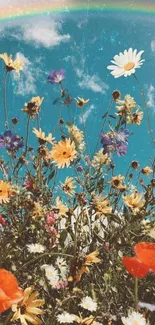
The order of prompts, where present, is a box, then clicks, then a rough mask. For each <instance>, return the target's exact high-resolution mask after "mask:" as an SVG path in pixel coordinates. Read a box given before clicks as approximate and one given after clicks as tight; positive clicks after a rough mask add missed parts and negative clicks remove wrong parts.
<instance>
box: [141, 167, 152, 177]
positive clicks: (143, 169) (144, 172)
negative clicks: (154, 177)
mask: <svg viewBox="0 0 155 325" xmlns="http://www.w3.org/2000/svg"><path fill="white" fill-rule="evenodd" d="M141 172H142V174H144V175H147V176H149V175H150V174H151V173H152V172H153V170H152V169H151V168H150V167H148V166H146V167H145V168H142V170H141Z"/></svg>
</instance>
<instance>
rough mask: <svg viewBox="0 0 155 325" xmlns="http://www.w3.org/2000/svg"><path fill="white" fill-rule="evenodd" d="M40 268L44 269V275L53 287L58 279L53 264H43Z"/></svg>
mask: <svg viewBox="0 0 155 325" xmlns="http://www.w3.org/2000/svg"><path fill="white" fill-rule="evenodd" d="M41 268H42V269H44V270H45V275H46V277H47V279H48V280H49V282H50V284H51V286H52V287H53V288H55V287H56V285H57V283H58V281H59V274H58V271H57V270H56V269H55V267H54V266H53V265H47V264H45V265H43V266H42V267H41Z"/></svg>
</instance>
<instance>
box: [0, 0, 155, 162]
mask: <svg viewBox="0 0 155 325" xmlns="http://www.w3.org/2000/svg"><path fill="white" fill-rule="evenodd" d="M51 1H52V2H53V3H55V1H54V0H50V3H51ZM67 1H68V0H62V1H61V3H63V4H64V3H67ZM35 2H36V3H37V1H35V0H33V4H35ZM20 3H21V1H18V0H10V1H9V0H6V1H2V0H0V7H1V8H2V7H5V8H7V7H8V8H9V7H10V6H12V8H13V7H14V6H16V7H18V6H20ZM27 3H28V1H25V2H24V1H23V2H22V5H23V4H27ZM30 3H32V1H29V4H30ZM59 3H60V1H59ZM120 17H121V18H120ZM0 46H1V49H2V50H1V51H4V52H5V51H6V52H8V53H12V54H13V55H15V57H18V58H19V57H20V58H22V60H24V62H25V65H24V69H23V72H22V73H21V77H20V79H18V78H17V76H16V75H15V74H12V79H10V81H9V82H10V85H12V88H13V96H14V97H13V98H14V99H13V107H15V108H16V107H17V106H20V107H23V105H24V102H25V101H27V100H29V98H31V97H33V96H36V95H38V94H39V95H41V96H44V97H45V113H42V119H43V123H44V124H45V126H46V127H47V128H48V119H47V117H46V114H48V113H47V112H48V109H49V107H50V109H51V110H52V111H50V112H52V114H53V116H52V118H51V121H52V123H53V124H54V123H55V121H56V119H57V115H56V111H55V110H53V109H55V107H52V102H53V99H54V98H55V97H56V96H57V95H58V92H57V89H56V88H55V87H52V85H48V84H47V75H48V73H49V72H50V71H51V70H53V69H61V68H64V69H65V71H66V80H65V86H66V87H67V89H68V87H69V91H70V92H71V95H72V96H73V98H77V97H78V96H79V97H83V98H89V99H90V101H89V104H88V106H87V110H86V111H85V112H84V116H83V118H84V121H85V122H86V123H87V128H88V133H89V134H90V138H91V137H92V136H93V137H94V138H95V137H97V136H98V132H99V129H100V125H101V124H102V116H103V115H104V113H105V111H106V109H107V107H108V104H109V99H110V96H111V93H112V91H113V90H115V89H119V90H120V91H121V93H122V96H124V95H125V94H127V93H130V94H131V95H132V96H133V97H135V98H136V99H137V103H138V105H140V106H141V105H143V103H142V100H141V96H140V93H139V90H138V89H137V86H136V84H135V83H134V80H133V79H132V78H127V79H123V78H120V79H119V80H114V78H113V77H112V76H111V75H110V73H109V71H108V70H107V65H109V64H110V60H111V59H112V58H113V56H114V55H115V54H117V53H119V52H120V51H124V49H125V48H129V47H131V46H132V47H133V48H137V49H138V50H139V51H140V50H142V49H144V58H145V60H146V61H145V63H144V66H143V68H142V69H140V70H139V71H138V78H139V79H140V82H141V84H142V86H143V88H144V89H145V92H146V101H147V103H148V106H149V108H150V112H151V114H152V116H153V114H154V113H155V96H154V92H155V82H154V69H155V67H154V61H155V32H154V23H153V22H152V21H150V22H149V23H148V21H147V17H146V20H145V17H144V19H143V21H142V20H141V19H139V16H137V21H135V19H133V16H132V15H131V16H130V17H129V16H127V15H126V16H124V15H123V16H120V15H119V16H115V15H114V14H113V15H112V16H109V15H103V16H101V15H100V16H97V15H95V14H94V16H93V15H92V14H91V15H89V14H88V12H87V13H82V14H81V16H80V15H78V14H72V15H67V14H66V15H65V14H57V15H44V16H43V15H40V16H35V17H27V18H20V19H17V20H10V21H7V22H5V21H4V22H1V23H0ZM148 71H149V73H148ZM3 72H4V69H3V64H2V62H0V73H1V76H3ZM16 96H18V99H17V98H16ZM67 114H68V113H67V111H65V112H64V116H65V117H67ZM80 114H81V113H80V112H79V111H78V109H76V117H77V118H76V121H77V123H80V124H82V118H81V115H80ZM112 114H115V110H114V109H113V111H112ZM19 116H20V115H19ZM96 126H97V127H96ZM143 128H144V129H145V128H146V123H145V121H144V125H143ZM143 128H142V131H141V130H140V129H138V130H136V132H137V136H138V137H139V138H141V139H142V141H143V142H146V146H147V145H148V138H147V137H146V139H144V129H143ZM49 131H51V129H49ZM134 131H135V130H134V129H133V132H134ZM145 133H146V132H145ZM136 150H138V143H137V144H136V143H135V144H134V148H131V149H130V152H129V157H128V158H127V159H129V158H130V156H132V155H133V154H134V152H136ZM142 154H143V153H142Z"/></svg>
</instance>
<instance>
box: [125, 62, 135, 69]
mask: <svg viewBox="0 0 155 325" xmlns="http://www.w3.org/2000/svg"><path fill="white" fill-rule="evenodd" d="M134 66H135V63H133V62H128V63H127V64H125V66H124V70H126V71H129V70H132V69H133V68H134Z"/></svg>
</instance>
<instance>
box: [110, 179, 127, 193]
mask: <svg viewBox="0 0 155 325" xmlns="http://www.w3.org/2000/svg"><path fill="white" fill-rule="evenodd" d="M123 180H124V176H122V175H118V176H114V177H112V179H111V181H110V182H109V184H111V186H112V187H114V188H117V189H119V190H120V191H125V190H126V186H125V185H123V184H122V181H123Z"/></svg>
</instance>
